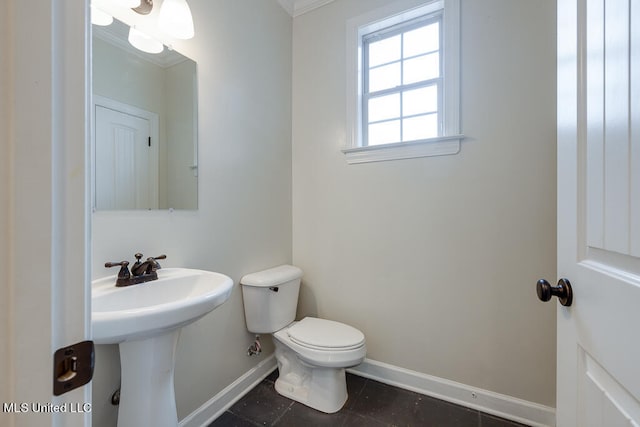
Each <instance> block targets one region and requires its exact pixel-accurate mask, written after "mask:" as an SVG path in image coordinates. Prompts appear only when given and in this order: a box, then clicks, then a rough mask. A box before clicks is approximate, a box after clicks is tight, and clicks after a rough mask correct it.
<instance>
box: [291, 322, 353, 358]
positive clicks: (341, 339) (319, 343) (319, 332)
mask: <svg viewBox="0 0 640 427" xmlns="http://www.w3.org/2000/svg"><path fill="white" fill-rule="evenodd" d="M287 335H288V336H289V339H291V341H293V342H294V343H296V344H298V345H301V346H303V347H306V348H310V349H314V350H329V351H340V350H353V349H356V348H359V347H362V345H363V344H364V334H363V333H362V332H360V331H359V330H357V329H356V328H354V327H352V326H349V325H345V324H344V323H340V322H335V321H333V320H326V319H318V318H315V317H305V318H304V319H302V320H301V321H299V322H297V323H295V324H294V325H292V326H291V327H289V328H288V329H287Z"/></svg>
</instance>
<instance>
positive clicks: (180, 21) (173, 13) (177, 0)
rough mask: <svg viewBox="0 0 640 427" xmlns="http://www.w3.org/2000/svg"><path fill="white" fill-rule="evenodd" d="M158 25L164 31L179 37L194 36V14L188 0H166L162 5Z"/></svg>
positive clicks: (188, 37) (187, 37)
mask: <svg viewBox="0 0 640 427" xmlns="http://www.w3.org/2000/svg"><path fill="white" fill-rule="evenodd" d="M158 25H159V26H160V29H161V30H162V31H164V32H165V33H167V34H169V35H170V36H172V37H175V38H177V39H184V40H186V39H190V38H192V37H193V35H194V30H193V16H191V9H189V5H188V4H187V2H186V0H164V2H163V3H162V6H160V16H159V17H158Z"/></svg>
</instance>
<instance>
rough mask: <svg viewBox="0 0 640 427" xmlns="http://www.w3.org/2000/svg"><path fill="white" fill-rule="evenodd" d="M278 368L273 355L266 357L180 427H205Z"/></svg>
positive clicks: (182, 422)
mask: <svg viewBox="0 0 640 427" xmlns="http://www.w3.org/2000/svg"><path fill="white" fill-rule="evenodd" d="M275 368H276V358H275V356H274V355H273V354H271V355H269V356H268V357H266V358H265V359H264V360H263V361H261V362H260V363H259V364H258V365H257V366H255V367H254V368H253V369H251V370H249V371H248V372H246V373H245V374H244V375H242V376H241V377H240V378H238V379H237V380H235V381H234V382H233V383H231V384H229V385H228V386H227V387H225V388H224V389H223V390H222V391H220V392H219V393H218V394H216V395H215V396H213V397H212V398H211V399H209V400H208V401H207V402H205V403H204V404H203V405H202V406H201V407H199V408H198V409H196V410H195V411H194V412H192V413H191V414H189V415H188V416H187V417H186V418H184V419H183V420H182V421H180V423H178V426H179V427H205V426H208V425H209V424H210V423H212V422H213V420H215V419H216V418H218V417H219V416H220V415H222V413H223V412H224V411H226V410H227V409H229V408H230V407H231V406H232V405H233V404H234V403H236V402H237V401H238V400H240V398H241V397H242V396H244V395H245V394H247V393H248V392H249V391H250V390H251V389H252V388H254V387H255V386H256V385H257V384H258V383H260V381H262V380H263V379H265V378H266V377H267V376H268V375H269V374H270V373H271V372H273V370H274V369H275Z"/></svg>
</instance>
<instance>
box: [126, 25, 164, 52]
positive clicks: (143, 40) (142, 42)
mask: <svg viewBox="0 0 640 427" xmlns="http://www.w3.org/2000/svg"><path fill="white" fill-rule="evenodd" d="M129 43H131V45H132V46H133V47H135V48H136V49H140V50H141V51H143V52H147V53H160V52H162V51H163V50H164V45H163V44H162V43H161V42H159V41H158V40H156V39H154V38H151V37H149V36H148V35H146V34H145V33H143V32H141V31H138V30H136V29H135V28H133V27H131V29H130V30H129Z"/></svg>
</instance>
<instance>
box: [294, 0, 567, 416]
mask: <svg viewBox="0 0 640 427" xmlns="http://www.w3.org/2000/svg"><path fill="white" fill-rule="evenodd" d="M385 3H388V2H387V1H384V0H337V1H335V2H333V3H330V4H329V5H327V6H325V7H322V8H319V9H316V10H314V11H312V12H310V13H308V14H304V15H301V16H299V17H297V18H295V19H294V27H293V254H294V257H293V260H294V263H295V264H296V265H298V266H300V267H301V268H302V269H303V270H304V272H305V276H304V279H303V288H302V291H301V304H300V306H299V313H298V314H299V315H300V316H303V315H308V314H317V315H319V316H322V317H326V318H329V319H334V320H338V321H344V322H346V323H349V324H351V325H354V326H356V327H358V328H360V329H361V330H362V331H363V332H364V333H365V335H366V337H367V349H368V357H369V358H371V359H373V360H377V361H381V362H385V363H389V364H392V365H396V366H399V367H402V368H406V369H411V370H414V371H418V372H421V373H425V374H429V375H434V376H437V377H441V378H446V379H448V380H453V381H458V382H461V383H464V384H468V385H471V386H475V387H479V388H483V389H486V390H491V391H494V392H498V393H503V394H506V395H510V396H515V397H518V398H522V399H525V400H528V401H533V402H538V403H541V404H544V405H548V406H555V363H554V361H555V310H554V304H546V305H545V304H541V303H540V302H539V301H537V299H536V295H535V290H534V286H535V282H536V280H537V279H538V278H540V277H551V278H554V277H555V271H556V261H555V259H556V249H555V231H556V230H555V206H556V204H555V194H556V190H555V167H556V163H555V149H556V143H555V32H556V31H555V2H554V1H552V0H544V1H524V0H485V1H481V2H479V1H475V0H462V39H461V50H462V54H461V55H462V58H461V59H462V76H461V78H462V81H461V93H462V112H461V113H462V131H463V133H464V134H465V135H466V137H467V139H466V140H465V141H464V142H463V144H462V151H461V152H460V154H458V155H454V156H445V157H431V158H420V159H411V160H400V161H390V162H380V163H368V164H360V165H347V163H346V161H345V159H344V155H343V154H342V153H341V152H340V149H341V148H342V147H344V146H345V138H346V128H345V115H346V113H345V103H346V99H345V87H346V82H345V75H346V74H345V46H346V42H345V27H346V20H347V19H349V18H351V17H354V16H358V15H360V14H363V13H365V12H367V11H369V10H372V9H374V8H376V7H380V6H382V5H384V4H385ZM405 3H406V4H407V6H411V5H415V4H418V3H420V2H419V1H416V0H406V1H405Z"/></svg>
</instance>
